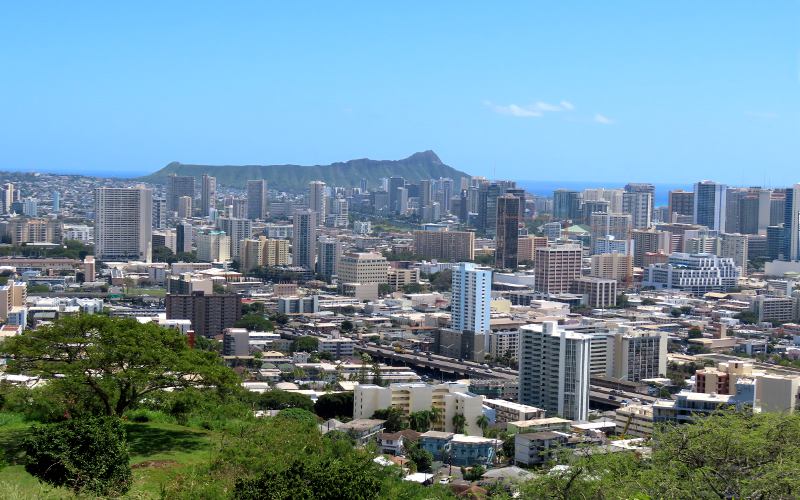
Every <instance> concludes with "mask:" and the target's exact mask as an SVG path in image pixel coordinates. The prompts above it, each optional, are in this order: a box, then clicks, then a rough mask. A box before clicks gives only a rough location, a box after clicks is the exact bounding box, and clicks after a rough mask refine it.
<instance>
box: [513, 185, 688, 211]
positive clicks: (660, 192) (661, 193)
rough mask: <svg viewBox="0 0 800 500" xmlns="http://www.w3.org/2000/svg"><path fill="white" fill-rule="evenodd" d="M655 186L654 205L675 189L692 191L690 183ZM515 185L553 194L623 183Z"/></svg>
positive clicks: (659, 204)
mask: <svg viewBox="0 0 800 500" xmlns="http://www.w3.org/2000/svg"><path fill="white" fill-rule="evenodd" d="M653 185H654V186H655V188H656V193H655V205H656V206H666V205H667V203H668V202H669V192H670V191H674V190H676V189H683V190H686V191H692V190H693V189H694V186H693V185H692V184H660V183H655V182H654V183H653ZM517 186H519V187H521V188H523V189H525V191H527V192H529V193H531V194H535V195H538V196H553V191H555V190H556V189H574V190H575V191H583V190H584V189H590V188H606V189H613V188H622V187H623V186H625V183H624V182H623V183H620V182H583V181H517Z"/></svg>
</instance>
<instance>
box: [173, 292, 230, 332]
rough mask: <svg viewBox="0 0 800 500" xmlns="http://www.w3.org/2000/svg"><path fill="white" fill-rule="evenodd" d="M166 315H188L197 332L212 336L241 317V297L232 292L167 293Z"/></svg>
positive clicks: (180, 316)
mask: <svg viewBox="0 0 800 500" xmlns="http://www.w3.org/2000/svg"><path fill="white" fill-rule="evenodd" d="M166 305H167V319H188V320H189V321H191V322H192V329H193V330H194V331H195V333H196V334H197V335H202V336H204V337H214V336H216V335H220V334H221V333H222V332H223V331H224V330H225V329H226V328H232V327H233V325H234V324H235V323H236V322H237V321H238V320H239V318H241V317H242V298H241V296H239V295H237V294H235V293H214V294H209V295H206V294H205V293H204V292H194V293H192V294H172V293H169V294H167V297H166Z"/></svg>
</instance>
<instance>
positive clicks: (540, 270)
mask: <svg viewBox="0 0 800 500" xmlns="http://www.w3.org/2000/svg"><path fill="white" fill-rule="evenodd" d="M582 257H583V250H582V249H581V247H580V245H553V246H549V247H544V248H537V249H536V258H535V259H534V269H535V271H534V275H535V276H536V278H535V283H536V285H535V286H536V291H539V292H543V293H569V291H570V289H571V288H572V282H573V281H575V280H576V279H578V278H580V277H581V262H582Z"/></svg>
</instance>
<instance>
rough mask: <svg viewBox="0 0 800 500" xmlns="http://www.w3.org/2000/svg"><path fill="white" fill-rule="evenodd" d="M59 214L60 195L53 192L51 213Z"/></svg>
mask: <svg viewBox="0 0 800 500" xmlns="http://www.w3.org/2000/svg"><path fill="white" fill-rule="evenodd" d="M59 212H61V193H59V192H58V191H53V213H54V214H57V213H59Z"/></svg>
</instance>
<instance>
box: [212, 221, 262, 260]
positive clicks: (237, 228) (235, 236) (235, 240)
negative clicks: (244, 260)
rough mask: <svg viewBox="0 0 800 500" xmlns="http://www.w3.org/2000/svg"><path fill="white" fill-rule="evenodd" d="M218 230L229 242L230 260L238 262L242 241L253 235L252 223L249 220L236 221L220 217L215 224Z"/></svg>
mask: <svg viewBox="0 0 800 500" xmlns="http://www.w3.org/2000/svg"><path fill="white" fill-rule="evenodd" d="M217 224H218V226H219V228H220V230H222V231H224V232H225V234H227V235H228V237H229V238H230V240H231V252H230V253H231V259H233V260H239V257H240V254H241V250H240V249H241V242H242V240H245V239H248V238H250V236H252V235H253V225H252V224H253V223H252V221H250V220H249V219H236V218H233V217H220V218H219V221H218V222H217Z"/></svg>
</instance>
